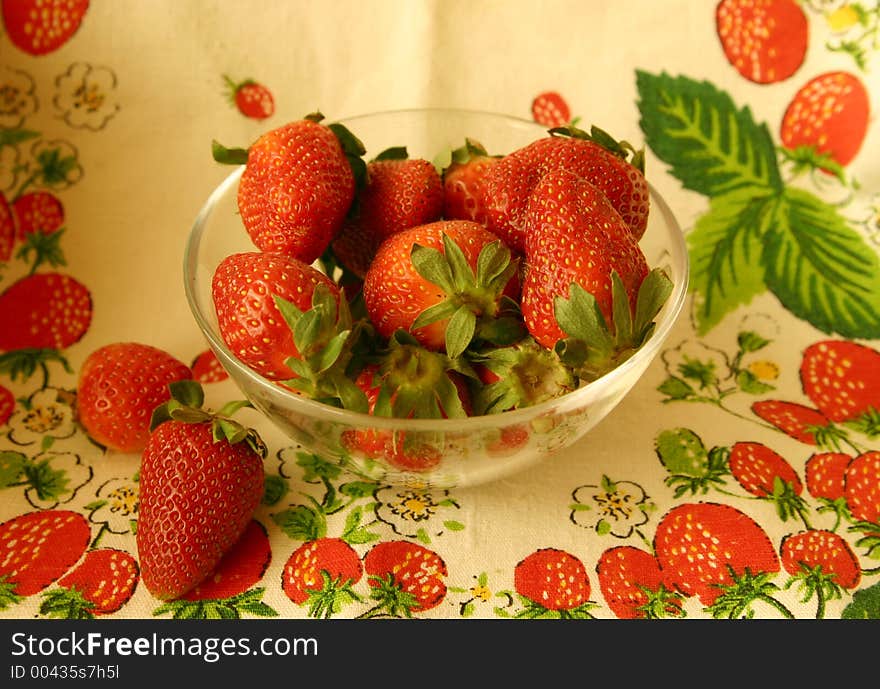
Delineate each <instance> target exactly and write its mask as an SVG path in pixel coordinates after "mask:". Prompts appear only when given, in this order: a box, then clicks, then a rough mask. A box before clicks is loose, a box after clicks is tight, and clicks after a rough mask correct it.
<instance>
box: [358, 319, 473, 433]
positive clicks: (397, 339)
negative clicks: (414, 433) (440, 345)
mask: <svg viewBox="0 0 880 689" xmlns="http://www.w3.org/2000/svg"><path fill="white" fill-rule="evenodd" d="M450 373H458V374H461V375H464V376H469V377H475V376H476V374H475V373H474V372H473V370H472V369H471V368H470V366H469V365H468V364H466V363H465V362H463V361H462V360H460V359H452V358H451V357H449V356H447V355H445V354H441V353H439V352H432V351H430V350H428V349H425V348H424V347H423V346H422V345H421V344H419V342H418V341H417V340H416V339H415V338H414V337H413V336H412V335H411V334H410V333H408V332H406V331H405V330H403V329H400V330H397V331H396V332H395V333H394V334H393V335H392V336H391V338H390V340H389V343H388V349H387V350H386V351H385V352H384V354H383V356H382V358H381V361H380V363H379V376H380V388H379V395H378V397H377V398H376V405H375V407H374V409H373V414H374V415H375V416H386V417H395V418H408V417H413V418H417V419H440V418H443V417H447V418H461V417H465V416H467V412H466V411H465V409H464V406H463V405H462V402H461V398H460V397H459V392H458V388H457V387H456V386H455V383H453V382H452V379H451V378H450V377H449V374H450Z"/></svg>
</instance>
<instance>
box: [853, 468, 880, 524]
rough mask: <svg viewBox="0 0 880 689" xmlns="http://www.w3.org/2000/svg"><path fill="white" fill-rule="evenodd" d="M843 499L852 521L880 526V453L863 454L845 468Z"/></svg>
mask: <svg viewBox="0 0 880 689" xmlns="http://www.w3.org/2000/svg"><path fill="white" fill-rule="evenodd" d="M845 481H846V484H845V489H844V497H845V498H846V506H847V507H848V508H849V511H850V514H851V515H852V517H853V519H855V520H857V521H861V522H867V523H869V524H880V452H878V451H876V450H874V451H871V452H864V453H862V454H860V455H859V456H858V457H856V458H855V459H854V460H853V461H852V462H850V464H849V466H848V467H847V468H846V477H845Z"/></svg>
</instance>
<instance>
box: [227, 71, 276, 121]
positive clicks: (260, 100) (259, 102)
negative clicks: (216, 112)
mask: <svg viewBox="0 0 880 689" xmlns="http://www.w3.org/2000/svg"><path fill="white" fill-rule="evenodd" d="M223 82H224V83H225V84H226V88H227V93H228V96H229V100H230V101H231V102H232V103H233V105H235V107H236V108H238V111H239V112H240V113H241V114H242V115H244V116H245V117H250V118H251V119H253V120H265V119H266V118H267V117H271V116H272V115H274V114H275V99H274V98H273V97H272V92H271V91H270V90H269V89H268V88H267V87H266V86H264V85H263V84H261V83H259V82H258V81H254V80H253V79H245V80H244V81H238V82H236V81H233V80H232V79H231V78H230V77H228V76H226V75H225V74H224V75H223Z"/></svg>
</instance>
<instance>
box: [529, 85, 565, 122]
mask: <svg viewBox="0 0 880 689" xmlns="http://www.w3.org/2000/svg"><path fill="white" fill-rule="evenodd" d="M532 119H533V120H535V122H537V123H538V124H543V125H544V126H545V127H563V126H565V125H566V124H568V123H569V122H571V110H570V109H569V107H568V103H566V102H565V98H563V97H562V96H561V95H559V94H558V93H557V92H556V91H544V92H543V93H539V94H538V95H537V96H535V97H534V99H533V100H532Z"/></svg>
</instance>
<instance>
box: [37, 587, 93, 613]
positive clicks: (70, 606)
mask: <svg viewBox="0 0 880 689" xmlns="http://www.w3.org/2000/svg"><path fill="white" fill-rule="evenodd" d="M95 607H96V606H95V604H94V603H93V602H92V601H90V600H87V599H86V597H85V596H84V595H83V594H82V592H81V591H80V590H79V589H77V588H76V587H71V588H69V589H67V588H60V589H54V590H52V591H47V592H46V593H45V594H43V600H42V602H41V603H40V614H41V615H45V616H46V617H55V618H60V619H66V620H91V619H94V618H95V612H94V610H95Z"/></svg>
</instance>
